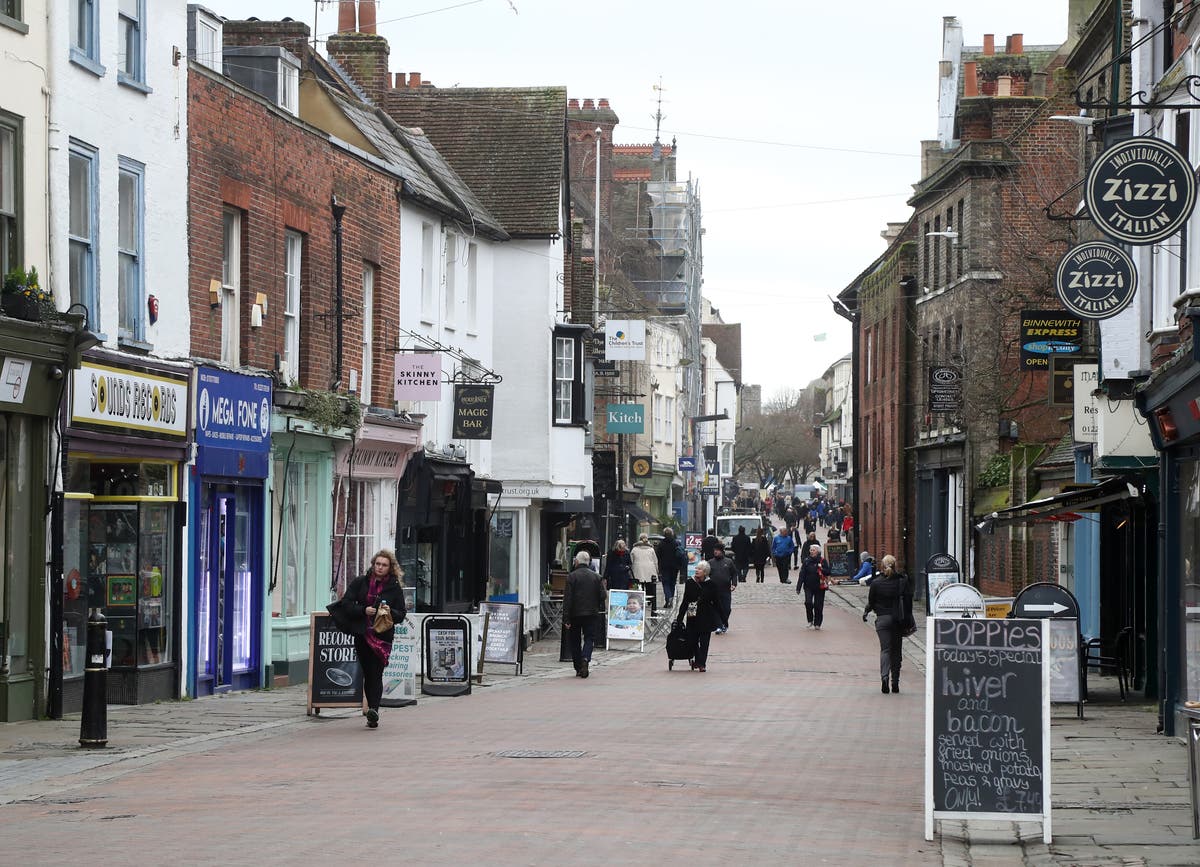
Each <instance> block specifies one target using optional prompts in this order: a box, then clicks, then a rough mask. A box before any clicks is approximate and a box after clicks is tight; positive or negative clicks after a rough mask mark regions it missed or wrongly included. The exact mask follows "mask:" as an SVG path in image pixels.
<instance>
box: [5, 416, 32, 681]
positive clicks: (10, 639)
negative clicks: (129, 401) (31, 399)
mask: <svg viewBox="0 0 1200 867" xmlns="http://www.w3.org/2000/svg"><path fill="white" fill-rule="evenodd" d="M31 424H32V421H31V419H29V417H27V416H21V415H8V414H7V413H6V414H4V415H0V546H2V547H0V550H3V551H4V557H2V558H0V625H2V626H3V630H0V632H2V634H0V671H7V673H8V674H10V675H13V674H25V673H26V672H28V671H29V670H30V663H31V660H30V650H31V648H30V624H29V606H30V590H31V586H38V585H40V583H41V580H42V577H41V574H40V572H38V573H36V574H35V571H34V570H35V568H38V567H36V566H35V563H34V562H31V560H32V559H33V558H31V557H30V553H31V552H30V550H29V548H30V545H29V540H30V537H31V535H32V532H33V524H32V519H33V515H31V514H30V510H29V509H28V508H27V507H26V506H27V500H28V498H29V497H30V495H31V488H32V478H31V475H32V465H33V454H32V447H31V437H32V435H33V431H32V429H31ZM40 553H41V552H39V556H38V557H37V558H36V559H37V560H41V559H42V558H41V556H40ZM39 592H40V591H39Z"/></svg>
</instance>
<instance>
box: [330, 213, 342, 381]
mask: <svg viewBox="0 0 1200 867" xmlns="http://www.w3.org/2000/svg"><path fill="white" fill-rule="evenodd" d="M329 209H330V210H331V211H333V258H334V270H335V272H336V282H335V285H334V296H333V317H334V319H335V320H336V321H337V349H336V357H335V360H334V364H335V368H334V370H335V373H334V381H333V388H332V389H331V390H332V391H336V390H338V389H339V388H341V387H342V343H343V339H344V334H343V331H344V328H343V326H344V324H345V321H344V320H345V312H344V311H345V299H344V297H343V295H342V217H343V216H344V215H345V213H346V206H345V205H339V204H338V200H337V196H334V197H333V198H332V199H330V201H329Z"/></svg>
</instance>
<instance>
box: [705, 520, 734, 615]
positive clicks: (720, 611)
mask: <svg viewBox="0 0 1200 867" xmlns="http://www.w3.org/2000/svg"><path fill="white" fill-rule="evenodd" d="M707 562H708V583H709V584H711V585H712V588H713V592H714V593H715V594H716V599H717V619H718V620H719V621H720V622H719V623H718V624H717V635H724V634H725V633H726V632H728V631H729V615H730V613H731V612H732V611H733V591H734V589H735V588H736V587H737V567H736V566H734V565H733V561H732V560H730V559H729V558H728V557H726V556H725V545H724V543H722V542H718V543H717V547H716V549H715V550H714V551H713V555H712V559H711V560H709V561H707Z"/></svg>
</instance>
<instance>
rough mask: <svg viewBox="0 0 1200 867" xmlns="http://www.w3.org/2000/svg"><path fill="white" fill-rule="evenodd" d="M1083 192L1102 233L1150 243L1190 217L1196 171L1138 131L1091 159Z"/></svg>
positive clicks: (1178, 154)
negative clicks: (1132, 136) (1094, 159)
mask: <svg viewBox="0 0 1200 867" xmlns="http://www.w3.org/2000/svg"><path fill="white" fill-rule="evenodd" d="M1084 197H1085V198H1086V200H1087V206H1088V213H1089V214H1090V215H1091V218H1092V222H1093V223H1095V224H1096V226H1097V228H1099V229H1100V231H1102V232H1103V233H1104V234H1106V235H1108V236H1109V237H1110V238H1112V239H1114V240H1116V241H1124V242H1125V243H1127V244H1154V243H1156V242H1158V241H1161V240H1163V239H1164V238H1167V237H1170V236H1171V235H1174V234H1175V233H1176V232H1178V231H1179V230H1180V229H1181V228H1183V225H1184V223H1186V222H1187V220H1188V217H1190V216H1191V214H1192V209H1193V208H1194V207H1195V206H1196V175H1195V172H1193V170H1192V166H1191V164H1190V163H1189V162H1188V159H1187V157H1186V156H1184V154H1183V153H1181V152H1180V151H1179V150H1178V149H1176V148H1175V146H1174V145H1170V144H1168V143H1167V142H1164V141H1161V140H1159V139H1154V138H1146V137H1144V136H1137V137H1135V138H1130V139H1125V140H1124V141H1121V142H1118V143H1117V144H1115V145H1113V146H1112V147H1110V148H1109V149H1108V150H1106V151H1105V152H1104V153H1102V154H1101V155H1100V156H1099V158H1098V159H1097V160H1096V162H1094V163H1093V164H1092V168H1091V170H1090V171H1089V172H1088V177H1087V186H1086V188H1085V190H1084ZM1093 318H1095V317H1093Z"/></svg>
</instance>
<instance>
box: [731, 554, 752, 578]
mask: <svg viewBox="0 0 1200 867" xmlns="http://www.w3.org/2000/svg"><path fill="white" fill-rule="evenodd" d="M733 565H734V566H735V567H736V568H737V580H738V583H744V582H745V580H746V575H747V574H749V572H750V564H749V563H748V562H747V563H739V562H737V561H736V560H735V561H734V563H733Z"/></svg>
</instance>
